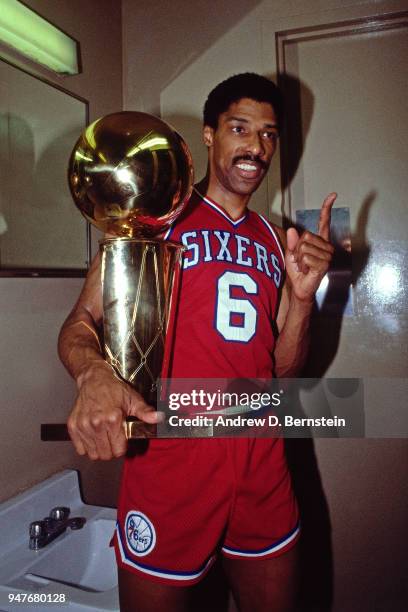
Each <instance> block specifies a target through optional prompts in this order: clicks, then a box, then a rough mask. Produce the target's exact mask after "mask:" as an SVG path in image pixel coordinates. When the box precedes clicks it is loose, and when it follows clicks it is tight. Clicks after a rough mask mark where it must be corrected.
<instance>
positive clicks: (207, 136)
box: [203, 125, 214, 147]
mask: <svg viewBox="0 0 408 612" xmlns="http://www.w3.org/2000/svg"><path fill="white" fill-rule="evenodd" d="M213 138H214V130H213V128H212V127H210V126H209V125H205V126H204V128H203V140H204V144H205V146H206V147H211V146H212V143H213Z"/></svg>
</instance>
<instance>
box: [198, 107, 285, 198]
mask: <svg viewBox="0 0 408 612" xmlns="http://www.w3.org/2000/svg"><path fill="white" fill-rule="evenodd" d="M277 138H278V124H277V118H276V115H275V111H274V110H273V108H272V106H271V105H270V104H268V103H267V102H256V101H255V100H251V99H250V98H242V99H241V100H238V102H233V103H232V104H231V106H230V107H229V108H228V110H227V111H226V112H225V113H222V114H221V115H220V116H219V118H218V127H217V129H216V130H214V129H213V128H211V127H209V126H205V127H204V142H205V144H206V145H207V146H208V150H209V164H210V179H211V181H214V180H215V181H216V182H217V183H218V186H219V187H221V188H222V189H224V190H227V191H230V192H233V193H236V194H238V195H243V196H247V195H251V194H252V193H253V192H254V191H255V190H256V189H257V188H258V187H259V185H260V183H261V182H262V180H263V178H264V176H265V174H266V172H267V171H268V168H269V164H270V163H271V159H272V156H273V154H274V152H275V150H276V146H277Z"/></svg>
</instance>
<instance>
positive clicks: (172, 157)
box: [68, 111, 193, 437]
mask: <svg viewBox="0 0 408 612" xmlns="http://www.w3.org/2000/svg"><path fill="white" fill-rule="evenodd" d="M68 180H69V186H70V189H71V193H72V196H73V199H74V201H75V204H76V206H77V207H78V208H79V210H80V211H81V213H82V214H83V215H84V216H85V217H86V219H87V220H88V221H89V222H90V223H92V224H93V225H95V226H96V227H97V228H99V229H100V230H102V231H103V232H105V234H108V236H109V237H107V238H105V239H104V240H101V242H100V252H101V281H102V294H103V336H104V339H103V346H104V353H105V355H104V356H105V359H106V360H107V361H108V363H110V364H111V366H112V367H113V368H114V370H115V372H116V373H117V375H118V376H119V377H120V378H121V379H123V380H124V381H126V382H127V383H129V384H131V385H132V386H133V387H134V388H135V389H136V390H137V391H138V392H139V393H140V394H141V395H142V396H143V397H144V399H145V400H146V401H147V402H148V403H150V404H152V405H154V404H155V402H156V393H157V380H158V378H159V377H160V376H161V374H162V372H163V373H164V374H166V373H167V369H168V362H169V356H170V350H169V348H170V347H169V344H170V342H167V343H166V342H165V339H166V333H167V332H169V333H170V331H171V329H172V326H173V324H174V317H175V303H176V299H177V288H178V281H179V276H180V271H181V261H182V252H183V247H182V246H180V245H178V244H174V243H171V242H168V241H166V240H163V239H159V238H158V236H159V235H160V236H163V235H164V233H165V232H166V230H167V229H168V228H169V227H170V225H171V224H172V223H173V221H174V220H175V219H176V218H177V217H178V216H179V215H180V213H181V212H182V211H183V210H184V208H185V206H186V204H187V202H188V199H189V197H190V195H191V191H192V185H193V164H192V159H191V155H190V152H189V150H188V147H187V145H186V144H185V142H184V141H183V139H182V138H181V136H180V135H179V134H178V133H177V132H175V131H174V130H173V129H172V128H171V127H170V126H168V125H167V124H166V123H165V122H164V121H162V120H160V119H158V118H157V117H154V116H152V115H148V114H146V113H140V112H127V111H125V112H119V113H114V114H111V115H107V116H105V117H102V118H101V119H98V120H97V121H95V122H94V123H92V124H91V125H89V126H88V127H87V128H86V129H85V130H84V132H83V133H82V134H81V136H80V138H79V139H78V141H77V143H76V145H75V147H74V149H73V151H72V154H71V158H70V161H69V168H68ZM126 433H127V436H128V437H139V436H140V435H146V426H145V425H144V424H142V423H141V421H138V420H136V421H133V422H132V421H130V422H127V423H126Z"/></svg>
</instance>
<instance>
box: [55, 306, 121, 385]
mask: <svg viewBox="0 0 408 612" xmlns="http://www.w3.org/2000/svg"><path fill="white" fill-rule="evenodd" d="M58 352H59V356H60V359H61V361H62V363H63V364H64V366H65V367H66V368H67V370H68V372H69V373H70V374H71V376H72V377H73V378H74V379H75V380H76V381H77V383H78V384H80V383H81V381H82V378H83V377H84V375H85V374H86V373H87V372H88V370H89V368H90V367H92V366H94V365H96V366H102V367H107V368H109V369H110V366H109V365H108V364H107V362H106V361H105V360H104V358H103V356H102V351H101V346H100V344H99V339H98V334H97V331H96V328H95V323H94V321H93V319H92V317H91V316H90V315H89V314H88V313H86V312H81V313H73V314H71V315H70V316H69V317H68V319H67V320H66V321H65V323H64V325H63V327H62V329H61V332H60V335H59V339H58Z"/></svg>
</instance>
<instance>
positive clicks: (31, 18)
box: [0, 0, 79, 74]
mask: <svg viewBox="0 0 408 612" xmlns="http://www.w3.org/2000/svg"><path fill="white" fill-rule="evenodd" d="M0 40H1V41H2V42H3V43H5V44H6V45H9V46H10V47H13V49H16V50H17V51H18V52H19V53H22V54H23V55H25V56H26V57H29V58H30V59H31V60H34V61H35V62H38V63H39V64H42V65H43V66H46V67H47V68H50V69H51V70H53V71H54V72H57V73H59V74H78V72H79V70H78V49H77V43H76V41H75V40H73V39H72V38H70V37H69V36H67V35H66V34H64V32H61V31H60V30H59V29H58V28H56V27H55V26H54V25H52V24H51V23H49V22H48V21H47V20H46V19H43V17H40V15H37V14H36V13H35V12H34V11H32V10H31V9H29V8H28V7H27V6H25V5H24V4H22V3H21V2H18V0H0Z"/></svg>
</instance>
